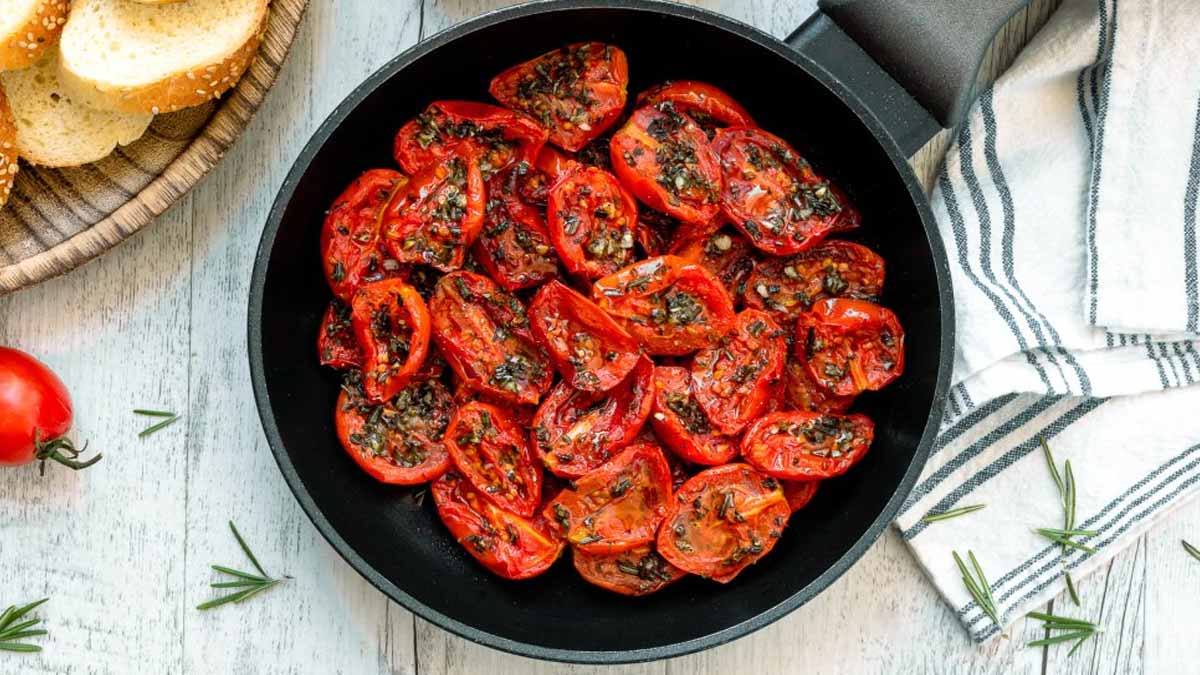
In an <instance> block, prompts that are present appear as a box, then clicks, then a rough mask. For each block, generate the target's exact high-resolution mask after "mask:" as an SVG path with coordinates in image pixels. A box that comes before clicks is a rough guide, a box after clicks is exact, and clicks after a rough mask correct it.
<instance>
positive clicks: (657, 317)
mask: <svg viewBox="0 0 1200 675" xmlns="http://www.w3.org/2000/svg"><path fill="white" fill-rule="evenodd" d="M592 296H593V297H594V298H595V299H596V304H597V305H598V306H599V307H600V309H603V310H604V311H605V312H608V314H609V315H611V316H613V317H614V318H616V319H617V322H618V323H620V324H621V326H622V327H623V328H624V329H625V330H626V331H627V332H628V333H629V334H630V335H632V336H633V337H635V338H636V339H637V340H638V342H641V343H642V346H643V347H645V348H646V351H647V352H648V353H650V354H665V355H679V354H688V353H690V352H694V351H696V350H697V349H700V348H702V347H707V346H709V345H711V344H713V343H715V342H717V341H718V340H720V339H721V338H722V337H724V336H725V334H726V333H728V332H729V330H730V329H731V328H732V327H733V322H734V314H733V300H732V299H730V297H729V293H728V292H727V291H726V290H725V286H724V285H723V284H722V283H721V282H720V280H718V279H717V278H716V277H715V276H713V275H712V273H711V272H709V271H708V270H706V269H704V268H703V267H701V266H699V265H693V264H691V263H688V262H687V261H685V260H683V259H682V258H677V257H675V256H670V255H664V256H659V257H657V258H650V259H647V260H643V261H642V262H639V263H636V264H634V265H630V266H629V267H626V268H624V269H622V270H620V271H618V272H616V273H615V274H611V275H609V276H607V277H604V278H603V279H600V280H598V281H597V282H596V283H595V284H594V285H593V286H592Z"/></svg>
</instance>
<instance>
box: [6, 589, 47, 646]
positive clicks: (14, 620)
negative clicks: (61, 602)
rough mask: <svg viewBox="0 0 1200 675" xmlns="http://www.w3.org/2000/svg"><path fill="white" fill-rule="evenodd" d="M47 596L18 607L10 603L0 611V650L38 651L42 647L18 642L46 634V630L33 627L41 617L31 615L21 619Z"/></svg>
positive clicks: (44, 600) (45, 599)
mask: <svg viewBox="0 0 1200 675" xmlns="http://www.w3.org/2000/svg"><path fill="white" fill-rule="evenodd" d="M47 600H49V598H42V599H41V600H36V601H34V602H31V603H29V604H27V605H22V606H20V607H18V606H16V605H10V606H9V607H8V608H7V609H5V610H4V612H3V613H0V651H8V652H40V651H42V648H41V647H40V646H38V645H31V644H28V643H26V642H18V640H24V639H27V638H31V637H39V636H42V635H46V634H47V632H46V631H45V630H44V629H41V628H34V626H36V625H38V624H39V623H41V622H42V620H41V619H38V618H36V617H31V618H28V619H25V620H24V621H21V619H22V618H24V617H26V616H27V615H28V614H29V613H30V612H32V611H33V610H34V609H36V608H37V607H39V606H40V605H42V604H43V603H44V602H46V601H47Z"/></svg>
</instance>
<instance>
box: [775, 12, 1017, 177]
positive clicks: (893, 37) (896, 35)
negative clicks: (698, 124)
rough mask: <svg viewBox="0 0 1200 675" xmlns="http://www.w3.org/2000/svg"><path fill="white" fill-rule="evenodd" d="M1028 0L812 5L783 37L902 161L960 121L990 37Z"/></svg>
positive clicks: (967, 105) (966, 107) (967, 104)
mask: <svg viewBox="0 0 1200 675" xmlns="http://www.w3.org/2000/svg"><path fill="white" fill-rule="evenodd" d="M1028 1H1029V0H820V1H819V3H818V5H819V7H820V8H821V11H819V12H817V13H815V14H814V15H813V16H812V17H810V18H809V19H808V21H805V22H804V25H802V26H800V28H798V29H797V30H796V32H794V33H792V35H791V36H790V37H788V39H787V42H788V44H790V45H792V46H793V47H795V48H796V49H798V50H799V51H801V52H803V53H804V54H806V55H808V56H809V57H811V58H813V59H814V60H815V61H816V62H817V63H819V64H820V65H821V66H823V67H824V68H825V69H826V70H828V71H829V72H830V74H832V75H833V76H834V77H836V78H837V79H839V80H841V81H842V83H843V84H845V85H846V86H847V87H849V88H850V90H851V91H852V92H853V93H854V94H856V95H858V96H859V98H861V99H862V100H863V102H864V103H866V104H867V106H868V107H869V108H870V109H871V110H872V112H874V113H875V114H876V116H877V117H878V118H879V119H880V121H882V122H883V124H884V125H885V126H887V127H888V129H889V131H891V132H892V136H893V137H894V138H895V139H896V141H897V142H898V143H899V144H900V145H901V147H902V148H903V149H904V150H905V151H906V152H909V153H910V154H911V153H912V152H915V151H916V150H917V149H919V148H920V147H921V146H922V145H924V144H925V142H926V141H928V140H929V138H931V137H932V136H933V134H935V133H937V131H938V129H940V128H941V127H942V126H945V127H952V126H954V125H955V124H957V123H958V122H959V121H960V120H962V118H963V117H964V116H965V115H966V112H967V110H968V109H969V108H970V105H971V101H972V99H973V94H974V88H975V78H976V76H977V75H978V73H979V65H980V63H981V62H982V61H983V55H984V53H985V52H986V50H987V48H988V46H989V45H990V44H991V42H992V39H993V38H994V37H995V36H996V31H998V30H1000V28H1001V27H1002V26H1003V25H1004V23H1005V22H1006V21H1007V20H1008V19H1009V17H1011V16H1012V15H1013V14H1014V13H1016V12H1017V10H1019V9H1021V8H1022V7H1024V6H1025V5H1026V4H1028Z"/></svg>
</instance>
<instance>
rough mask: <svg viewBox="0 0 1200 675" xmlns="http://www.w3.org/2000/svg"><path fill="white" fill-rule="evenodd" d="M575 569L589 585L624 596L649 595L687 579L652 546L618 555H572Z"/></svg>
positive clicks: (580, 551)
mask: <svg viewBox="0 0 1200 675" xmlns="http://www.w3.org/2000/svg"><path fill="white" fill-rule="evenodd" d="M572 555H573V562H574V563H575V569H576V570H578V571H579V576H581V577H583V580H584V581H586V582H588V583H589V584H592V585H595V586H599V587H600V588H603V589H604V590H606V591H612V592H613V593H620V594H621V595H631V596H639V595H649V594H650V593H653V592H655V591H659V590H662V589H663V588H666V587H667V586H670V585H671V584H673V583H675V582H676V581H679V580H680V579H682V578H683V577H685V576H687V572H684V571H683V570H681V569H679V568H678V567H676V566H674V565H672V564H671V563H669V562H667V561H666V560H664V559H663V557H662V556H660V555H659V554H658V552H657V551H655V550H654V545H653V544H642V545H641V546H635V547H633V548H631V549H629V550H628V551H620V552H618V553H587V552H585V551H582V550H580V549H578V548H576V549H575V550H574V552H573V553H572Z"/></svg>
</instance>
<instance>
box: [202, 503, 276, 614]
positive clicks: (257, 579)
mask: <svg viewBox="0 0 1200 675" xmlns="http://www.w3.org/2000/svg"><path fill="white" fill-rule="evenodd" d="M229 529H230V531H231V532H233V537H234V539H236V540H237V543H238V546H240V547H241V549H242V552H243V553H245V554H246V557H247V558H249V559H250V562H251V564H253V565H254V569H256V570H258V571H259V572H260V573H261V576H260V575H256V574H250V573H249V572H243V571H241V570H236V569H233V568H232V567H226V566H224V565H212V568H213V570H215V571H217V572H220V573H222V574H226V575H229V576H231V577H233V578H234V580H233V581H219V582H214V583H212V584H210V586H211V587H212V588H236V589H240V590H237V591H234V592H233V593H230V594H228V595H223V596H221V597H219V598H213V599H212V600H209V601H207V602H202V603H200V604H199V605H196V609H199V610H206V609H212V608H214V607H220V606H221V605H226V604H229V603H231V602H243V601H245V600H249V599H250V598H252V597H254V596H256V595H258V594H259V593H262V592H263V591H267V590H270V589H272V588H274V587H276V586H278V585H279V584H281V583H283V582H284V580H286V579H290V578H291V577H289V576H286V575H285V576H283V577H280V578H279V579H272V578H271V577H270V575H268V574H267V571H266V570H265V569H263V566H262V564H261V563H259V562H258V557H257V556H255V555H254V552H253V551H251V550H250V546H249V545H247V544H246V540H245V539H243V538H242V534H241V533H240V532H238V529H237V527H236V526H235V525H234V524H233V521H232V520H231V521H229Z"/></svg>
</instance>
